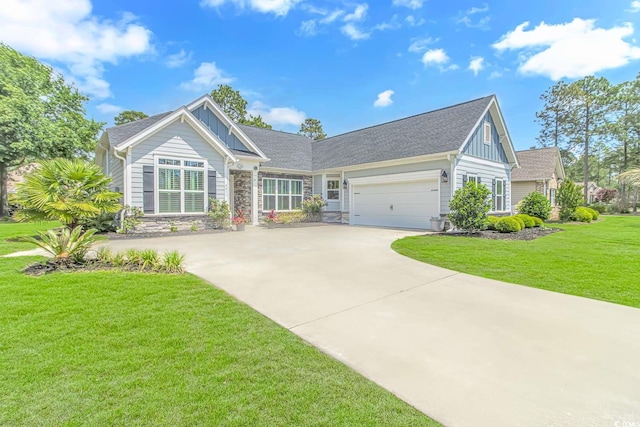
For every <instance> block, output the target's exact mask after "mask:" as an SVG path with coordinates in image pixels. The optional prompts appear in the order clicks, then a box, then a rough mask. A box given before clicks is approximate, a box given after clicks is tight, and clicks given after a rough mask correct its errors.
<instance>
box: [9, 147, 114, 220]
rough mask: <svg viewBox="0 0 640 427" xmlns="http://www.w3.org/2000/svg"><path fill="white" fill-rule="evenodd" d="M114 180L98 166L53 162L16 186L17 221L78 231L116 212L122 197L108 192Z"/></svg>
mask: <svg viewBox="0 0 640 427" xmlns="http://www.w3.org/2000/svg"><path fill="white" fill-rule="evenodd" d="M110 184H111V178H109V177H107V176H106V175H105V174H104V173H103V172H102V170H101V169H100V167H99V166H98V165H96V164H93V163H90V162H87V161H84V160H80V159H73V160H69V159H53V160H45V161H42V162H40V165H39V166H38V167H37V168H36V169H34V170H33V171H32V172H29V173H27V174H25V175H24V181H23V182H21V183H19V184H18V185H17V186H16V190H17V191H16V197H15V201H16V203H17V204H18V206H19V209H18V211H17V212H16V213H15V215H14V217H15V219H16V220H18V221H49V220H56V221H60V222H61V223H63V224H65V225H67V226H69V228H76V227H78V226H80V224H81V222H82V221H84V220H89V219H93V218H96V217H97V216H98V215H100V214H102V213H116V212H118V211H119V210H120V209H121V208H122V205H120V203H119V200H120V197H121V196H122V194H120V193H116V192H114V191H111V190H110V189H109V185H110Z"/></svg>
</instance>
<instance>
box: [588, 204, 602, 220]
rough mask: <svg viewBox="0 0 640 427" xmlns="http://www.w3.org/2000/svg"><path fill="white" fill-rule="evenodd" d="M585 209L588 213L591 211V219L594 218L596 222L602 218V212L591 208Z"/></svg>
mask: <svg viewBox="0 0 640 427" xmlns="http://www.w3.org/2000/svg"><path fill="white" fill-rule="evenodd" d="M585 209H586V210H587V211H589V213H590V214H591V217H592V218H593V220H594V221H595V220H597V219H598V217H600V212H598V211H597V210H595V209H592V208H590V207H586V208H585Z"/></svg>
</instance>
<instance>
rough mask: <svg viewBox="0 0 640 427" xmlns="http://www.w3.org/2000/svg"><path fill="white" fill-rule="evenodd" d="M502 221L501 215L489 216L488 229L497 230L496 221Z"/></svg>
mask: <svg viewBox="0 0 640 427" xmlns="http://www.w3.org/2000/svg"><path fill="white" fill-rule="evenodd" d="M498 221H500V217H499V216H493V215H489V216H488V217H487V222H486V223H485V224H486V227H487V230H495V229H496V222H498Z"/></svg>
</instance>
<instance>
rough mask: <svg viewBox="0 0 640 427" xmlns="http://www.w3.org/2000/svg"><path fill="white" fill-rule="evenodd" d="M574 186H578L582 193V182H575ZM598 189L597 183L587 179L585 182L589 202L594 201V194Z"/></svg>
mask: <svg viewBox="0 0 640 427" xmlns="http://www.w3.org/2000/svg"><path fill="white" fill-rule="evenodd" d="M576 187H579V188H580V191H582V193H583V194H584V191H583V188H584V182H576ZM598 190H600V187H598V184H596V183H595V182H593V181H589V182H588V183H587V200H588V202H589V203H595V202H596V194H597V193H598Z"/></svg>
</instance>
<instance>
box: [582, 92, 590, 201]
mask: <svg viewBox="0 0 640 427" xmlns="http://www.w3.org/2000/svg"><path fill="white" fill-rule="evenodd" d="M589 118H590V117H589V105H588V104H587V111H586V117H585V125H584V189H583V190H584V191H583V192H584V204H585V205H586V204H587V202H588V201H589V197H588V193H589Z"/></svg>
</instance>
